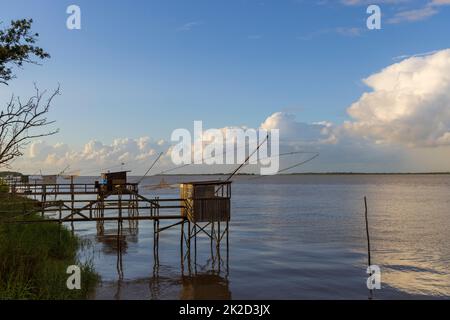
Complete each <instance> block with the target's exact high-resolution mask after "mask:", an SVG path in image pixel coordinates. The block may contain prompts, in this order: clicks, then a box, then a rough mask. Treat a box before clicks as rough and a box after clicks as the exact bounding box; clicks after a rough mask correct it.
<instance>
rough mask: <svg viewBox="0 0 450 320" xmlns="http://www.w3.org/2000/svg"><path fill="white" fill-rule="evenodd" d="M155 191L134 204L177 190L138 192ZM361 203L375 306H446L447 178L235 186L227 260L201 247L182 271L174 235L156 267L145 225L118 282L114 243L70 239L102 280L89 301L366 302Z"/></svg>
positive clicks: (204, 243) (277, 180)
mask: <svg viewBox="0 0 450 320" xmlns="http://www.w3.org/2000/svg"><path fill="white" fill-rule="evenodd" d="M214 178H217V177H212V176H204V177H201V176H195V177H193V176H189V177H186V176H170V177H165V178H164V179H165V180H166V181H167V182H168V183H169V184H170V183H178V182H181V181H186V180H205V179H214ZM136 179H137V178H136ZM78 180H79V181H77V182H86V181H91V180H93V178H79V179H78ZM130 180H131V181H133V177H131V178H130ZM160 180H161V178H160V177H148V178H146V179H144V180H143V181H142V182H141V184H140V193H141V194H143V195H146V196H149V197H151V196H159V197H161V198H163V197H174V196H178V190H177V189H158V190H150V189H148V188H147V187H146V186H152V185H155V184H158V183H160ZM364 196H367V199H368V207H369V214H368V216H369V229H370V236H371V247H372V264H373V265H378V266H379V267H380V270H381V289H379V290H375V291H374V292H373V295H374V298H375V299H404V298H406V299H415V298H432V299H436V298H439V299H441V298H449V297H450V270H449V267H450V232H449V231H450V175H292V176H272V177H263V178H259V179H255V178H254V177H251V176H239V177H237V178H235V179H234V180H233V184H232V199H231V202H232V212H231V222H230V232H229V248H228V255H227V250H226V246H224V245H222V246H221V255H220V258H219V257H218V256H217V254H214V252H213V254H212V255H211V250H210V243H209V241H208V240H207V239H206V237H202V236H200V237H199V238H198V248H197V261H196V263H195V261H194V262H192V261H191V263H190V264H189V263H188V261H187V260H184V262H183V263H182V259H181V256H180V227H175V228H173V229H169V230H167V231H164V232H163V233H161V236H160V243H159V264H156V263H155V261H154V255H153V223H152V222H144V221H141V222H139V228H138V234H137V235H128V236H126V239H125V246H124V248H125V249H124V250H123V253H122V259H121V260H122V268H121V270H122V272H123V277H119V274H118V269H117V261H118V260H117V259H118V258H117V250H116V249H115V247H114V243H116V242H115V241H108V239H106V240H105V239H104V238H103V239H99V238H98V237H97V236H96V226H95V223H79V224H76V225H75V231H76V233H77V234H78V235H80V236H81V237H82V238H83V239H85V240H86V241H87V242H90V243H91V246H87V247H85V249H83V251H82V252H80V256H81V257H82V258H83V259H86V258H87V257H89V259H91V261H92V263H93V264H94V267H95V269H96V271H97V272H98V273H99V274H100V275H101V277H102V282H101V284H100V285H99V286H98V288H97V290H96V293H95V295H94V296H93V298H94V299H367V298H368V295H369V292H368V289H367V285H366V281H367V276H368V275H367V274H366V268H367V242H366V231H365V220H364V202H363V197H364ZM174 213H176V212H174ZM108 228H110V230H111V232H112V233H114V232H115V231H114V230H117V227H116V226H114V224H112V225H110V226H108V224H107V225H106V230H108ZM125 229H126V227H125ZM227 257H228V258H227ZM189 266H190V268H189Z"/></svg>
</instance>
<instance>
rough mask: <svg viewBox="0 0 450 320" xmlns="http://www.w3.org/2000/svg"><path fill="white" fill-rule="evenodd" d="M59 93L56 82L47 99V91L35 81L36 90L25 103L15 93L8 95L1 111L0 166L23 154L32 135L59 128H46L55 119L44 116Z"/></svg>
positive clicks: (50, 131)
mask: <svg viewBox="0 0 450 320" xmlns="http://www.w3.org/2000/svg"><path fill="white" fill-rule="evenodd" d="M59 93H60V90H59V86H58V88H57V89H56V90H55V91H53V93H51V94H50V95H49V96H48V97H47V99H46V98H45V97H46V91H42V92H41V91H39V89H38V88H37V87H36V85H35V93H34V95H33V96H32V97H31V98H29V99H28V101H26V103H23V102H22V101H21V99H20V98H18V97H14V96H12V97H11V100H9V102H8V103H7V106H6V108H5V110H3V111H1V113H0V167H5V166H6V167H7V166H8V165H9V164H10V163H11V161H13V160H14V159H15V158H17V157H20V156H21V155H23V150H24V147H25V146H26V145H27V144H29V143H30V140H31V139H35V138H39V137H46V136H51V135H53V134H56V133H57V132H58V131H59V130H58V129H56V130H47V127H49V126H50V125H51V124H53V123H54V121H49V120H48V119H47V113H48V111H49V109H50V105H51V103H52V101H53V99H54V98H55V96H57V95H59ZM42 129H45V130H47V131H45V130H42Z"/></svg>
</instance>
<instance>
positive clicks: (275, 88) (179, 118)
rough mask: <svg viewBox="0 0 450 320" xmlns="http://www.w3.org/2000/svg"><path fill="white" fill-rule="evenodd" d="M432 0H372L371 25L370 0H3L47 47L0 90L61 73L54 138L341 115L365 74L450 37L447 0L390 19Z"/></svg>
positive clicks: (82, 139)
mask: <svg viewBox="0 0 450 320" xmlns="http://www.w3.org/2000/svg"><path fill="white" fill-rule="evenodd" d="M431 1H433V0H430V1H414V0H411V1H408V0H403V1H392V0H391V1H378V2H377V1H374V3H378V4H379V5H380V7H381V9H382V13H383V18H382V19H383V20H382V23H383V24H382V30H374V31H369V30H368V29H367V28H366V19H367V17H368V15H367V14H366V8H367V4H366V3H365V1H354V3H351V1H300V0H286V1H280V0H277V1H268V0H265V1H257V0H234V1H218V0H199V1H197V0H192V1H181V0H178V1H172V0H168V1H99V0H96V1H81V0H80V1H34V2H31V1H22V0H17V1H1V2H0V3H1V15H0V20H2V21H3V24H4V25H5V24H7V23H8V22H9V20H11V19H18V18H28V17H31V18H33V19H34V21H35V23H34V30H35V31H37V32H39V33H40V40H39V45H41V46H42V47H43V48H45V49H46V50H47V51H48V52H49V53H50V54H51V59H50V60H48V61H45V62H44V64H43V65H42V66H33V65H27V66H25V67H24V68H23V70H17V76H18V78H17V79H16V80H14V81H12V82H11V83H10V85H9V87H4V86H3V87H1V88H0V95H1V101H2V102H3V101H5V100H6V99H7V98H8V97H9V96H10V94H11V93H12V92H14V93H15V94H17V95H21V96H27V95H30V94H31V92H32V88H33V82H36V83H37V85H38V86H39V87H40V88H47V89H51V88H54V87H56V86H57V84H58V83H60V85H61V90H62V95H61V96H60V97H58V98H57V100H55V102H54V107H53V109H52V111H51V118H53V119H55V120H56V121H57V126H58V127H59V128H60V129H61V132H60V133H59V134H58V135H57V136H54V137H51V138H48V139H47V140H48V142H49V143H56V142H61V141H63V142H64V143H67V144H70V145H71V146H73V147H78V148H81V147H82V146H83V145H84V144H85V143H86V142H87V141H89V140H92V139H96V140H100V141H103V142H104V143H110V142H111V141H112V140H113V139H114V138H119V137H131V138H138V137H142V136H150V137H153V138H155V139H159V138H164V139H168V138H169V137H170V133H171V132H172V130H174V129H175V128H180V127H186V128H191V127H192V122H193V121H194V120H203V121H204V124H205V126H207V127H217V128H220V127H225V126H230V125H236V126H238V125H246V126H250V127H257V126H259V125H260V124H261V123H262V122H264V121H265V120H266V118H267V117H269V116H270V115H272V114H273V113H275V112H279V111H284V112H289V113H291V114H294V115H295V116H296V118H297V119H298V121H301V122H307V123H311V122H316V121H329V122H333V123H336V124H340V123H343V122H344V121H345V120H349V115H348V113H347V111H346V110H347V108H348V107H349V106H350V105H351V104H352V103H354V102H355V101H357V100H358V99H359V98H360V97H361V95H362V94H363V93H364V92H366V91H368V88H367V87H366V86H365V85H364V84H363V83H362V81H361V80H362V79H364V78H366V77H368V76H370V75H372V74H374V73H376V72H379V71H380V70H382V69H383V68H385V67H387V66H389V65H391V64H393V63H396V62H398V59H396V57H399V56H403V55H414V54H420V53H425V52H430V51H436V50H441V49H445V48H448V47H450V38H449V37H448V30H449V29H450V19H449V16H450V15H449V14H450V6H446V5H439V6H435V7H434V8H435V9H433V10H435V12H433V13H432V14H430V15H429V16H426V17H422V18H420V19H404V20H405V21H396V22H395V23H393V21H392V19H393V17H395V16H396V15H398V14H399V13H401V12H410V11H411V10H416V9H421V8H424V7H425V6H427V5H429V4H430V3H431ZM385 2H387V3H385ZM70 4H76V5H78V6H80V8H81V13H82V17H81V19H82V29H81V30H68V29H67V28H66V26H65V23H66V19H67V17H68V15H67V14H66V12H65V11H66V8H67V6H68V5H70ZM408 20H413V21H408ZM416 20H417V21H416Z"/></svg>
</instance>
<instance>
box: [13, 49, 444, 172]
mask: <svg viewBox="0 0 450 320" xmlns="http://www.w3.org/2000/svg"><path fill="white" fill-rule="evenodd" d="M363 81H364V83H365V84H366V85H367V86H368V87H369V88H370V89H371V91H369V92H366V93H364V94H363V95H362V96H361V97H360V98H359V99H358V100H357V101H356V102H355V103H353V104H352V105H351V106H350V107H349V108H348V110H347V111H348V114H349V117H350V120H349V121H346V122H344V123H343V124H332V123H330V122H327V121H321V122H316V123H303V122H301V121H298V120H297V119H296V118H295V116H294V115H292V114H288V113H285V112H275V113H273V114H272V115H270V116H268V117H267V118H266V119H265V120H263V121H262V123H261V124H260V126H259V127H260V128H262V129H266V130H270V129H280V146H281V148H282V150H281V152H285V151H289V150H308V151H314V152H320V153H321V156H320V157H319V159H317V160H316V161H315V163H314V166H312V167H308V168H309V170H311V171H341V170H344V171H389V170H392V171H405V170H410V171H417V170H422V171H430V170H441V171H446V170H448V169H449V167H448V161H447V160H446V159H448V156H449V155H450V49H447V50H442V51H438V52H435V53H432V54H428V55H424V56H414V57H411V58H407V59H405V60H403V61H401V62H399V63H396V64H393V65H391V66H389V67H387V68H385V69H383V70H381V71H379V72H377V73H375V74H373V75H371V76H369V77H368V78H366V79H364V80H363ZM232 128H234V127H224V128H221V129H219V130H220V131H221V132H224V131H226V130H228V129H232ZM207 129H208V128H203V130H207ZM244 129H245V128H244ZM204 139H205V141H208V140H209V139H208V136H207V134H205V135H204ZM174 144H175V143H170V142H167V141H164V140H156V139H153V138H149V137H141V138H137V139H131V138H120V139H115V140H113V141H112V143H109V144H107V143H103V142H100V141H96V140H92V141H89V142H88V143H86V144H85V145H84V147H82V148H81V149H79V150H75V149H73V148H71V147H70V146H68V145H66V144H63V143H57V144H54V145H49V144H47V143H46V142H42V141H35V142H34V143H32V144H31V145H30V146H29V149H28V151H27V154H26V156H25V157H23V158H21V159H18V161H17V162H16V163H14V167H15V168H17V169H20V170H21V171H28V172H35V171H36V169H42V170H46V171H51V172H56V171H58V170H61V169H63V168H64V167H66V166H67V165H69V164H70V165H71V168H74V169H75V168H79V169H81V174H93V173H96V172H97V173H98V172H99V170H100V169H102V170H103V169H106V168H110V167H112V168H117V167H121V166H122V163H125V167H126V168H127V169H132V170H133V172H134V173H135V174H137V173H139V172H143V171H145V170H146V168H148V166H149V164H150V163H152V162H153V161H154V159H155V158H156V157H157V156H158V154H159V153H160V152H163V153H164V155H163V157H162V158H161V160H160V162H159V166H158V167H159V170H163V169H167V168H171V167H173V166H174V165H173V163H172V162H171V158H170V154H171V148H172V147H173V145H174ZM212 169H214V168H211V170H212ZM216 169H217V168H216ZM213 171H214V170H213Z"/></svg>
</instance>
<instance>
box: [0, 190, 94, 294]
mask: <svg viewBox="0 0 450 320" xmlns="http://www.w3.org/2000/svg"><path fill="white" fill-rule="evenodd" d="M33 206H35V202H34V201H32V200H26V199H24V198H19V197H11V196H10V195H8V194H4V193H1V192H0V299H86V298H88V296H89V295H90V293H91V292H92V291H93V289H94V288H95V286H96V284H97V282H98V280H99V279H98V276H97V275H96V273H95V272H94V270H93V268H92V266H91V265H90V264H88V263H86V264H80V263H79V261H77V256H76V253H77V250H78V248H79V246H80V245H81V244H80V240H79V239H78V238H77V237H76V236H73V235H72V234H71V232H70V231H69V230H67V228H65V227H60V226H59V225H58V224H57V223H37V224H6V223H3V221H5V219H11V218H12V217H15V218H16V219H17V220H21V219H24V218H23V217H17V216H18V215H21V214H22V213H23V212H24V211H26V210H29V209H31V208H33ZM26 219H27V220H30V219H42V218H41V217H40V216H39V215H37V214H35V215H32V216H28V217H26ZM70 265H78V266H80V268H81V289H80V290H69V289H67V287H66V281H67V278H68V277H69V276H70V275H69V274H66V270H67V267H68V266H70Z"/></svg>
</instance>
